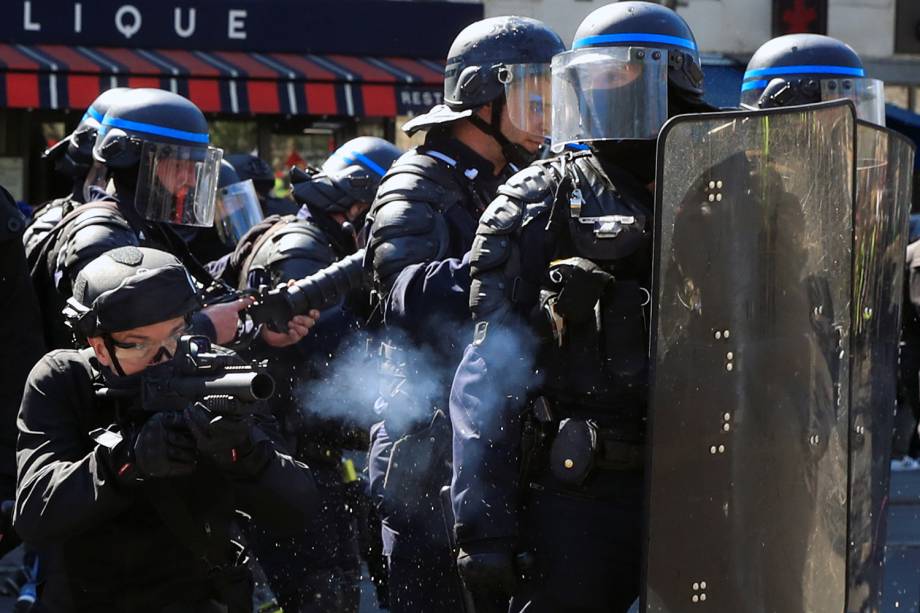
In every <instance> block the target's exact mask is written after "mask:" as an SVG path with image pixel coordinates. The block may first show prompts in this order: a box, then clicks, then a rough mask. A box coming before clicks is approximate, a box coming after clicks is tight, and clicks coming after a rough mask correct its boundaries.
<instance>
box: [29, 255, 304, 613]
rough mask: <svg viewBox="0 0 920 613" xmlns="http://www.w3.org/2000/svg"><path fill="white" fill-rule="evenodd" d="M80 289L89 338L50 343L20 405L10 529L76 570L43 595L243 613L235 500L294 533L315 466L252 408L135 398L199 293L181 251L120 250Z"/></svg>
mask: <svg viewBox="0 0 920 613" xmlns="http://www.w3.org/2000/svg"><path fill="white" fill-rule="evenodd" d="M73 287H74V291H73V296H72V297H71V298H70V299H69V301H68V321H69V322H70V323H71V325H73V326H74V329H75V331H76V333H77V334H78V335H79V336H80V338H81V339H85V341H86V342H87V343H88V344H89V347H88V348H86V349H83V350H58V351H53V352H51V353H49V354H47V355H46V356H45V357H44V358H43V359H42V360H41V361H40V362H39V363H38V364H37V365H36V366H35V368H34V369H33V370H32V373H31V374H30V376H29V380H28V384H27V386H26V391H25V395H24V398H23V403H22V408H21V411H20V414H19V433H20V435H19V446H18V453H17V461H18V470H19V473H18V475H19V478H18V491H17V502H16V505H17V506H16V515H15V526H16V530H17V531H18V532H19V533H20V534H21V535H22V536H23V538H25V539H26V540H28V541H29V542H32V543H36V544H38V545H42V546H45V547H52V548H54V549H55V550H57V551H58V552H60V554H61V555H60V559H61V560H62V561H63V565H64V571H65V572H66V575H67V577H66V581H64V582H61V581H57V580H55V581H49V583H48V585H47V587H46V590H47V591H46V594H45V595H44V597H43V602H44V603H45V604H46V605H47V606H48V607H49V608H50V609H53V610H58V609H57V603H58V602H59V601H67V600H72V603H73V606H74V608H75V609H76V610H80V611H89V610H109V611H157V612H159V611H165V610H170V611H174V610H181V611H237V612H243V611H250V610H251V606H252V595H251V587H252V579H251V577H250V575H249V571H248V569H247V568H246V567H245V566H244V565H243V564H244V563H245V562H244V559H245V555H243V552H242V550H241V549H240V547H239V546H238V545H237V544H235V543H233V542H232V541H231V539H230V528H231V525H232V523H233V521H234V519H233V518H234V511H235V509H237V508H240V509H243V510H245V511H246V512H247V513H250V514H252V515H253V516H254V517H256V518H258V519H259V520H260V521H264V522H265V523H267V524H272V525H275V526H276V527H277V529H278V530H283V529H287V530H291V531H293V530H295V529H296V528H298V527H299V526H300V525H301V523H302V522H303V521H304V519H305V517H306V515H307V514H308V513H309V512H310V506H311V500H312V498H313V497H314V496H315V488H314V486H313V482H312V479H311V477H310V475H309V472H308V471H307V470H306V468H305V467H303V466H302V465H298V464H297V463H295V462H294V461H293V460H292V459H291V458H290V456H289V455H287V454H286V453H285V452H284V451H283V447H282V446H281V444H280V442H279V439H278V436H277V434H276V432H275V425H274V423H273V420H271V419H270V418H268V417H266V416H264V415H262V414H260V413H259V412H258V410H257V409H256V408H253V410H252V411H251V412H247V414H245V415H243V414H237V413H220V414H219V417H213V414H211V413H209V410H208V408H207V406H211V407H212V408H214V406H215V405H207V406H206V405H203V404H201V403H194V404H182V400H181V398H179V397H175V396H169V397H167V398H168V399H169V400H168V402H167V401H166V400H165V399H164V398H160V397H159V394H162V393H163V392H162V390H163V389H164V388H163V387H161V386H157V387H156V389H157V392H156V393H154V394H153V395H149V396H148V395H147V394H146V392H145V393H142V391H141V390H142V389H146V390H149V389H151V388H149V387H147V386H145V385H144V382H145V381H148V380H149V379H148V377H150V376H152V375H154V374H157V375H158V376H169V375H168V373H173V372H175V371H174V370H172V367H173V358H174V356H176V355H177V351H178V349H177V347H178V343H179V340H180V337H181V336H182V335H184V334H185V332H186V331H187V329H188V323H189V320H190V315H191V313H193V312H194V311H195V310H196V309H197V308H198V307H199V304H200V303H199V300H200V296H199V293H198V290H197V289H196V287H195V285H194V283H193V281H192V280H191V278H190V277H189V275H188V272H187V271H186V269H185V267H184V266H183V265H182V264H181V262H179V260H178V259H177V258H175V257H174V256H172V255H170V254H168V253H164V252H161V251H157V250H154V249H148V248H138V247H134V246H126V247H120V248H116V249H113V250H111V251H109V252H107V253H106V254H104V255H102V256H100V257H99V258H97V259H96V260H94V261H92V262H90V263H89V264H87V265H86V266H85V267H84V268H83V269H82V270H81V272H80V273H78V275H77V277H76V279H75V283H74V286H73ZM222 359H225V360H227V361H230V360H232V359H233V357H232V355H231V354H230V353H229V352H227V353H226V354H224V358H222ZM157 381H162V379H157ZM153 402H159V404H158V405H156V409H153V408H152V407H151V405H150V403H153ZM185 402H186V403H188V401H185ZM204 402H209V401H207V400H204ZM172 403H174V406H173V404H172ZM166 404H170V406H165V405H166ZM215 410H216V409H215Z"/></svg>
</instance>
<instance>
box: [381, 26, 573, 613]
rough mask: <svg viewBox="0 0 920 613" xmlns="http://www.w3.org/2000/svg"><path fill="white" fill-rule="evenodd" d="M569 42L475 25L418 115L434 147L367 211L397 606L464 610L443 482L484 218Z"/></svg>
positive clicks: (387, 526) (386, 515) (539, 140)
mask: <svg viewBox="0 0 920 613" xmlns="http://www.w3.org/2000/svg"><path fill="white" fill-rule="evenodd" d="M563 49H564V45H563V43H562V41H561V40H560V38H559V36H558V35H557V34H555V33H554V32H553V31H552V30H550V29H549V28H548V27H547V26H546V25H544V24H543V23H541V22H539V21H536V20H533V19H528V18H522V17H496V18H492V19H485V20H483V21H480V22H477V23H474V24H472V25H470V26H468V27H467V28H466V29H464V30H463V31H462V32H460V34H459V35H458V36H457V38H456V39H455V40H454V42H453V44H452V46H451V49H450V52H449V54H448V58H447V66H446V69H445V83H444V102H445V104H444V105H441V106H436V107H434V108H433V109H432V110H431V111H430V112H429V113H427V114H425V115H422V116H420V117H416V118H415V119H413V120H411V121H409V122H408V123H407V124H406V125H405V126H404V127H403V129H404V130H405V131H406V132H408V133H410V134H412V133H414V132H415V131H417V130H422V129H426V130H427V131H428V134H427V136H426V139H425V143H424V145H422V146H420V147H418V148H416V149H414V150H412V151H410V152H409V153H407V154H406V155H404V156H403V157H402V158H400V159H399V160H398V161H397V162H396V164H394V165H393V168H391V169H390V171H389V172H388V173H387V175H386V176H385V177H384V178H383V181H382V182H381V185H380V189H379V190H378V192H377V198H376V200H375V201H374V204H373V206H372V207H371V212H370V215H369V217H368V219H369V222H370V224H371V226H370V234H369V238H368V243H367V254H366V259H365V264H366V267H367V268H368V269H369V270H370V273H371V276H372V278H373V284H374V291H375V292H376V295H377V297H378V299H379V309H380V310H379V313H380V314H381V315H382V319H383V322H384V324H385V328H386V335H387V336H388V340H387V342H386V343H385V344H384V345H383V347H382V348H381V353H382V356H383V358H384V366H383V368H384V372H385V375H386V376H387V377H388V381H389V382H390V383H389V384H388V385H386V386H384V387H385V389H384V390H382V393H381V396H380V398H379V399H378V401H377V409H378V411H379V412H380V413H381V415H382V417H383V422H381V423H379V424H377V425H376V426H375V427H374V428H373V429H372V434H371V436H372V447H371V459H370V479H371V492H372V496H374V497H375V498H376V499H377V501H378V504H379V507H380V512H381V517H382V520H383V530H382V532H383V540H384V551H385V553H386V554H387V556H388V559H389V571H390V575H389V585H390V607H391V610H393V611H419V610H422V611H455V610H458V609H459V608H460V606H461V603H460V595H459V584H458V581H457V576H456V569H455V565H454V562H453V559H452V558H453V556H452V554H451V553H450V549H449V543H448V539H447V531H446V530H445V525H444V519H443V515H442V509H441V505H440V502H439V490H440V488H441V486H444V485H446V484H447V482H448V480H449V478H450V469H449V460H450V457H449V456H450V454H449V451H448V449H449V436H450V434H449V430H450V426H449V423H448V421H447V419H446V416H445V414H444V411H445V409H446V407H447V398H446V390H447V389H448V386H449V381H450V377H451V374H452V372H453V369H454V367H455V366H456V363H457V360H458V359H459V350H460V348H461V347H462V342H461V341H460V340H459V339H460V337H462V336H464V334H465V331H466V328H467V326H468V323H467V322H468V321H469V314H468V310H467V308H468V307H467V302H468V299H467V294H468V292H469V266H468V261H467V260H466V259H464V256H465V254H466V253H467V252H468V251H469V249H470V246H471V245H472V240H473V234H474V232H475V228H476V222H477V219H478V218H479V216H480V214H481V213H482V211H483V210H484V209H485V206H486V204H487V203H488V202H489V201H490V200H491V199H492V197H493V196H494V194H495V190H496V189H497V187H498V186H499V185H500V184H501V183H502V182H503V181H504V180H505V179H506V178H507V177H508V176H510V173H511V172H513V170H515V169H516V168H519V167H521V166H523V165H525V164H527V163H528V162H529V161H530V160H531V159H533V157H534V156H535V155H536V153H537V151H538V150H539V148H540V146H541V145H542V144H543V142H544V140H545V138H546V135H547V130H548V125H549V124H548V122H547V121H545V112H546V111H547V110H548V105H547V104H546V101H547V100H548V93H549V92H548V86H549V80H548V78H547V75H548V69H549V61H550V59H551V58H552V56H553V55H554V54H556V53H558V52H560V51H562V50H563Z"/></svg>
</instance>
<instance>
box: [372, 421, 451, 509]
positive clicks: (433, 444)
mask: <svg viewBox="0 0 920 613" xmlns="http://www.w3.org/2000/svg"><path fill="white" fill-rule="evenodd" d="M450 453H451V426H450V419H448V417H447V416H446V415H444V413H443V412H442V411H440V410H436V411H435V413H434V415H433V416H432V419H431V422H430V423H429V424H428V425H427V426H426V427H424V428H422V429H421V430H418V431H415V432H413V433H411V434H406V435H404V436H402V437H401V438H399V439H398V440H397V441H396V442H395V443H393V448H392V450H391V451H390V459H389V462H388V463H387V472H386V475H385V476H384V480H383V502H384V507H385V508H387V509H401V510H402V511H403V512H405V513H408V515H409V516H412V515H415V514H416V513H417V512H418V511H419V510H420V509H422V508H423V507H425V508H427V506H428V505H427V503H426V501H425V499H426V497H431V496H438V493H439V490H440V486H442V485H444V483H446V481H447V479H448V478H449V477H448V476H447V474H448V472H449V470H448V466H449V462H450Z"/></svg>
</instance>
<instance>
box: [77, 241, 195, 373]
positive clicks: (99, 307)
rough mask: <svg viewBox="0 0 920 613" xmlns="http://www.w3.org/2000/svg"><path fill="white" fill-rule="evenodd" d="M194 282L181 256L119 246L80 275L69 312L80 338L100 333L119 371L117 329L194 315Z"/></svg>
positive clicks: (145, 248)
mask: <svg viewBox="0 0 920 613" xmlns="http://www.w3.org/2000/svg"><path fill="white" fill-rule="evenodd" d="M200 306H201V302H200V298H199V293H198V291H197V289H196V287H195V283H194V281H192V278H191V277H190V276H189V274H188V272H187V271H186V269H185V267H184V266H183V265H182V263H181V262H179V260H178V259H177V258H176V257H175V256H173V255H170V254H169V253H166V252H164V251H159V250H157V249H149V248H147V247H133V246H129V247H119V248H118V249H113V250H111V251H108V252H106V253H104V254H103V255H101V256H99V257H97V258H96V259H95V260H93V261H92V262H90V263H89V264H87V265H86V267H85V268H83V270H81V271H80V273H79V274H78V275H77V278H76V280H75V281H74V286H73V296H72V297H71V298H69V299H68V300H67V307H66V308H65V309H64V316H65V318H66V320H67V323H68V325H69V326H70V327H71V328H72V329H73V330H74V332H75V333H76V335H77V337H78V338H80V339H81V340H85V339H86V338H88V337H101V338H102V339H103V340H104V341H105V343H106V346H107V348H108V349H109V354H110V355H111V357H112V359H113V363H114V365H115V368H116V370H117V371H119V374H123V372H122V371H121V367H120V366H119V364H118V361H117V358H116V357H115V356H116V351H115V345H114V342H113V340H112V336H111V335H112V333H114V332H123V331H125V330H131V329H134V328H140V327H143V326H149V325H151V324H156V323H160V322H163V321H169V320H170V319H174V318H177V317H189V316H190V315H191V313H192V312H193V311H195V310H197V309H198V308H200Z"/></svg>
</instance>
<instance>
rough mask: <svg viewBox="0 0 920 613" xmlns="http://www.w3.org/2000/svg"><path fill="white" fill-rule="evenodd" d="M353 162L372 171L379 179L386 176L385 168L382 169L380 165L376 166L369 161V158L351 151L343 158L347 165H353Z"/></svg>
mask: <svg viewBox="0 0 920 613" xmlns="http://www.w3.org/2000/svg"><path fill="white" fill-rule="evenodd" d="M355 160H358V161H359V162H361V163H362V164H363V165H364V166H366V167H367V168H369V169H370V170H373V171H374V172H376V173H377V174H378V175H380V176H381V177H382V176H383V175H385V174H387V170H386V168H384V167H383V166H381V165H380V164H378V163H377V162H375V161H374V160H372V159H370V158H369V157H367V156H366V155H364V154H362V153H358V152H357V151H352V152H351V153H350V154H349V155H346V156H345V161H346V162H348V163H349V164H353V163H354V162H355Z"/></svg>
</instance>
